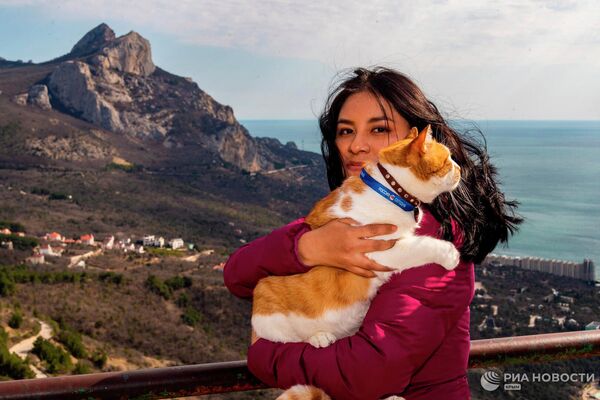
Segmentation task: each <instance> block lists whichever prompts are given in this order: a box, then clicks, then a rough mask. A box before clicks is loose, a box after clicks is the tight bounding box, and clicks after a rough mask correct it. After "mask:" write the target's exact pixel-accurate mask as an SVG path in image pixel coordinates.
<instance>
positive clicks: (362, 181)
mask: <svg viewBox="0 0 600 400" xmlns="http://www.w3.org/2000/svg"><path fill="white" fill-rule="evenodd" d="M373 180H374V181H376V183H375V184H374V185H373V184H370V183H373V182H374V181H373ZM459 181H460V167H459V166H458V165H457V164H456V163H455V162H454V161H453V160H452V158H451V155H450V151H449V150H448V148H447V147H446V146H444V145H442V144H440V143H438V142H436V141H435V140H434V139H433V138H432V137H431V129H430V127H429V126H427V127H426V128H425V129H423V130H422V131H421V132H420V133H419V132H418V130H417V129H416V128H412V129H411V131H410V133H409V135H408V136H407V137H406V138H405V139H402V140H400V141H398V142H396V143H394V144H392V145H390V146H388V147H386V148H384V149H383V150H381V151H380V153H379V163H378V164H377V163H369V164H367V165H366V166H365V167H364V171H363V173H362V174H361V177H355V176H353V177H349V178H348V179H346V180H345V181H344V183H343V184H342V185H341V186H340V187H339V188H337V189H336V190H334V191H332V192H331V193H329V194H328V195H327V196H326V197H324V198H323V199H321V200H320V201H319V202H318V203H317V204H316V205H315V207H314V208H313V209H312V211H311V212H310V213H309V215H308V216H307V217H306V222H307V223H308V224H309V225H310V226H311V228H312V229H314V228H317V227H320V226H322V225H324V224H326V223H327V222H329V221H331V220H333V219H336V218H352V219H354V220H356V221H357V222H358V223H359V224H361V225H362V224H373V223H389V224H394V225H396V226H397V227H398V229H397V230H396V231H395V232H394V233H392V234H389V235H384V236H379V237H377V238H375V239H398V240H397V241H396V243H395V244H394V246H393V247H392V248H390V249H388V250H385V251H379V252H373V253H368V254H367V256H368V257H369V258H371V259H372V260H374V261H376V262H378V263H379V264H382V265H385V266H387V267H390V268H392V269H393V271H391V272H376V275H377V276H376V277H374V278H365V277H362V276H359V275H356V274H353V273H351V272H347V271H345V270H342V269H337V268H331V267H326V266H317V267H313V268H311V269H310V271H308V272H306V273H304V274H298V275H291V276H270V277H267V278H264V279H261V281H260V282H259V283H258V285H257V286H256V288H255V289H254V295H253V297H254V301H253V310H252V327H253V329H254V331H255V332H256V334H257V336H258V337H261V338H265V339H268V340H271V341H274V342H283V343H285V342H308V343H310V344H311V345H313V346H315V347H326V346H328V345H330V344H331V343H333V342H334V341H335V340H337V339H339V338H342V337H346V336H350V335H352V334H354V333H355V332H356V331H357V330H358V328H359V327H360V325H361V323H362V321H363V318H364V316H365V315H366V312H367V310H368V308H369V304H370V302H371V300H372V298H373V297H374V296H375V294H376V292H377V290H378V289H379V287H380V286H381V285H383V284H384V283H385V282H386V281H387V280H388V279H389V277H390V276H391V275H392V274H394V273H398V272H401V271H403V270H405V269H407V268H411V267H416V266H420V265H424V264H429V263H437V264H440V265H442V266H443V267H445V268H447V269H452V268H454V267H456V265H458V262H459V257H460V254H459V252H458V251H457V250H456V248H455V247H454V245H453V244H452V243H450V242H448V241H444V240H440V239H435V238H432V237H429V236H417V235H415V230H416V228H417V227H418V225H419V222H420V221H421V216H422V215H421V214H419V213H418V211H417V210H414V211H413V210H412V208H411V207H410V205H408V207H400V206H399V205H398V204H397V203H398V201H399V200H398V199H395V202H393V201H392V200H393V198H394V197H402V198H403V200H400V201H404V203H403V204H404V205H407V203H406V202H405V201H406V200H405V199H408V200H410V202H411V203H412V205H413V206H414V205H416V206H418V205H419V204H420V202H422V203H430V202H431V201H433V200H434V199H435V198H436V197H437V196H438V195H440V194H441V193H444V192H448V191H451V190H453V189H454V188H456V186H458V183H459ZM386 197H387V198H386ZM406 210H409V211H406ZM314 390H315V388H311V387H309V386H300V385H298V386H294V387H293V388H291V389H289V390H288V391H286V392H285V393H284V394H283V395H282V396H281V397H280V399H292V398H294V399H301V398H304V397H299V395H300V393H304V394H305V395H306V396H307V397H306V398H315V399H318V398H323V399H326V398H328V397H326V394H324V393H322V395H321V397H310V396H314V393H311V391H314ZM316 390H317V391H319V389H316Z"/></svg>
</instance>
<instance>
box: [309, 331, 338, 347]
mask: <svg viewBox="0 0 600 400" xmlns="http://www.w3.org/2000/svg"><path fill="white" fill-rule="evenodd" d="M335 339H336V337H335V336H334V335H333V333H329V332H317V333H315V334H314V335H313V336H311V337H310V339H308V343H310V344H311V345H312V346H313V347H317V348H319V347H327V346H329V345H330V344H331V343H333V342H335Z"/></svg>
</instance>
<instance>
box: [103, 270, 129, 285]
mask: <svg viewBox="0 0 600 400" xmlns="http://www.w3.org/2000/svg"><path fill="white" fill-rule="evenodd" d="M98 279H99V280H100V281H101V282H106V283H114V284H115V285H120V284H121V283H123V274H116V273H114V272H102V273H100V275H99V276H98Z"/></svg>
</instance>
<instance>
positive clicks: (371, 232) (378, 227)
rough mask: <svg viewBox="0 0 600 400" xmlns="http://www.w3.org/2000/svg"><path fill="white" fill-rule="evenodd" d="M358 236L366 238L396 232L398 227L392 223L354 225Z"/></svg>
mask: <svg viewBox="0 0 600 400" xmlns="http://www.w3.org/2000/svg"><path fill="white" fill-rule="evenodd" d="M355 229H356V232H357V234H358V235H359V237H362V238H368V237H373V236H382V235H389V234H390V233H394V232H396V230H397V229H398V227H397V226H396V225H392V224H369V225H363V226H357V227H355Z"/></svg>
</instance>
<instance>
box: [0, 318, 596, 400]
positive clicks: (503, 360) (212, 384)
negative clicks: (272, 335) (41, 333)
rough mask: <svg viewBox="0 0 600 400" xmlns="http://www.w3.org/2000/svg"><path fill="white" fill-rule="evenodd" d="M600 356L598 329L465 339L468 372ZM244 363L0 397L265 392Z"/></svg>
mask: <svg viewBox="0 0 600 400" xmlns="http://www.w3.org/2000/svg"><path fill="white" fill-rule="evenodd" d="M595 356H600V330H595V331H579V332H566V333H550V334H544V335H530V336H515V337H507V338H498V339H484V340H473V341H471V352H470V357H469V368H484V367H490V366H499V365H511V364H518V363H530V362H548V361H552V360H565V359H571V358H585V357H595ZM265 387H266V386H265V385H264V384H262V383H261V382H259V381H258V380H257V379H256V378H255V377H254V376H252V374H251V373H250V372H249V371H248V369H247V367H246V361H232V362H222V363H213V364H198V365H187V366H180V367H168V368H153V369H142V370H137V371H126V372H104V373H96V374H87V375H70V376H59V377H53V378H41V379H25V380H19V381H8V382H0V399H4V400H24V399H39V400H58V399H60V400H71V399H86V400H91V399H132V398H138V399H144V400H150V399H160V398H173V397H185V396H200V395H205V394H211V393H224V392H236V391H245V390H254V389H261V388H265Z"/></svg>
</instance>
